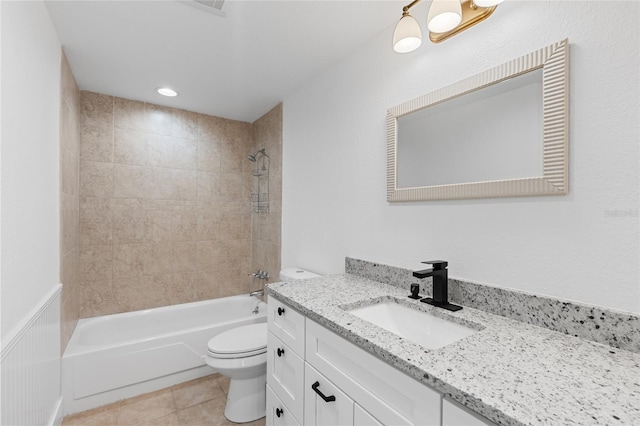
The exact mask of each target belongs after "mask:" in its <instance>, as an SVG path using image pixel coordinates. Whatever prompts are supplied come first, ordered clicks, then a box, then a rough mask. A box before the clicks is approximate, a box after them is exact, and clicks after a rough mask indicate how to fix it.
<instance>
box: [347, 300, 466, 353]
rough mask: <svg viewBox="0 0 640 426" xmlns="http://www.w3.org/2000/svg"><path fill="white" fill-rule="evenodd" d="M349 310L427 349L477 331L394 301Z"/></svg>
mask: <svg viewBox="0 0 640 426" xmlns="http://www.w3.org/2000/svg"><path fill="white" fill-rule="evenodd" d="M347 312H349V313H351V314H353V315H355V316H357V317H359V318H362V319H363V320H365V321H369V322H370V323H372V324H375V325H377V326H378V327H382V328H384V329H385V330H387V331H390V332H392V333H395V334H397V335H398V336H401V337H403V338H405V339H407V340H409V341H411V342H413V343H417V344H418V345H420V346H423V347H425V348H427V349H439V348H442V347H444V346H447V345H450V344H451V343H454V342H457V341H458V340H460V339H464V338H465V337H467V336H471V335H472V334H474V333H476V330H473V329H471V328H469V327H466V326H464V325H461V324H457V323H454V322H451V321H447V320H445V319H442V318H438V317H435V316H433V315H430V314H428V313H426V312H422V311H419V310H417V309H411V308H408V307H406V306H403V305H400V304H398V303H395V302H393V301H387V302H382V303H377V304H375V305H369V306H365V307H362V308H355V309H349V310H348V311H347Z"/></svg>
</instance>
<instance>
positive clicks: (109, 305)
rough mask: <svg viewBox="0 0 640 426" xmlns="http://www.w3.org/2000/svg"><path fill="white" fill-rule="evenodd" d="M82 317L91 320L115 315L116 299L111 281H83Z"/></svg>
mask: <svg viewBox="0 0 640 426" xmlns="http://www.w3.org/2000/svg"><path fill="white" fill-rule="evenodd" d="M81 292H82V298H81V303H80V317H81V318H90V317H95V316H100V315H108V314H111V313H113V307H114V304H115V298H114V293H113V284H112V282H111V280H101V281H83V282H82V283H81Z"/></svg>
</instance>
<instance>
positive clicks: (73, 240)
mask: <svg viewBox="0 0 640 426" xmlns="http://www.w3.org/2000/svg"><path fill="white" fill-rule="evenodd" d="M79 218H80V213H79V211H78V210H62V211H61V212H60V224H61V226H60V228H61V229H60V254H61V255H65V254H67V253H69V252H70V251H71V250H73V249H75V248H77V247H78V238H79V230H78V226H79V220H80V219H79Z"/></svg>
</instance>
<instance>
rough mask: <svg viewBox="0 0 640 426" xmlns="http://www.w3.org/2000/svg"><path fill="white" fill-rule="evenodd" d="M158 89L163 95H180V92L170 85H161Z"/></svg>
mask: <svg viewBox="0 0 640 426" xmlns="http://www.w3.org/2000/svg"><path fill="white" fill-rule="evenodd" d="M156 91H157V92H158V93H160V94H161V95H162V96H178V92H176V91H175V90H173V89H169V88H168V87H160V88H158V89H156Z"/></svg>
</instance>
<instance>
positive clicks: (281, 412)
mask: <svg viewBox="0 0 640 426" xmlns="http://www.w3.org/2000/svg"><path fill="white" fill-rule="evenodd" d="M283 414H284V411H282V410H281V409H280V408H276V416H278V417H280V416H281V415H283Z"/></svg>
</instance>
